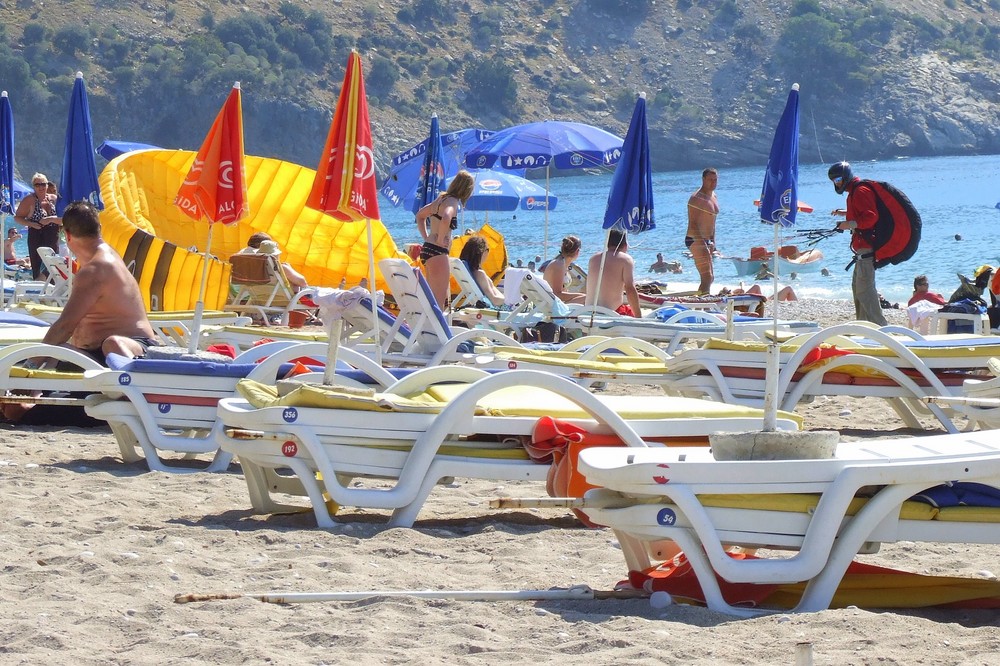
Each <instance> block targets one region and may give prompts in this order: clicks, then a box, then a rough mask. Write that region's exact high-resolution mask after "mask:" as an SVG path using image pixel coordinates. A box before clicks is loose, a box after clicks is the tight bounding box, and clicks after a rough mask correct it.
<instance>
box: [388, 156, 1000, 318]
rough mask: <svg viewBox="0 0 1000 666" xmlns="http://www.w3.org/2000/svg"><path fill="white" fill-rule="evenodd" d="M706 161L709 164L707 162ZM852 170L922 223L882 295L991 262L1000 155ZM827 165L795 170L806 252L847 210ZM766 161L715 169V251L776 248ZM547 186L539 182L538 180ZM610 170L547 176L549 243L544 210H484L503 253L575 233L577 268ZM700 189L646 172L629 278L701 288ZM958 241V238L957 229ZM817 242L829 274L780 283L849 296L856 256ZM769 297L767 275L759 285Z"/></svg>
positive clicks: (399, 231) (405, 224) (407, 230)
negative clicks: (647, 187)
mask: <svg viewBox="0 0 1000 666" xmlns="http://www.w3.org/2000/svg"><path fill="white" fill-rule="evenodd" d="M706 166H711V165H706ZM852 167H853V168H854V173H855V174H856V175H858V176H860V177H862V178H870V179H872V180H883V181H888V182H890V183H892V184H893V185H895V186H896V187H898V188H899V189H901V190H902V191H903V192H905V193H906V195H907V196H908V197H909V198H910V200H911V201H913V204H914V206H916V208H917V210H918V211H919V212H920V216H921V218H922V220H923V235H922V238H921V241H920V247H919V249H918V250H917V253H916V254H915V255H913V257H912V258H911V259H910V260H909V261H906V262H904V263H902V264H899V265H896V266H887V267H885V268H882V269H879V270H878V271H877V272H876V284H877V287H878V290H879V291H880V292H881V293H882V294H883V296H885V298H887V299H888V300H890V301H893V302H899V301H901V302H902V304H903V305H905V304H906V301H907V300H908V299H909V297H910V294H911V293H912V291H913V278H914V276H916V275H918V274H920V273H924V274H926V275H927V276H928V278H929V279H930V284H931V290H932V291H936V292H939V293H941V294H943V295H944V297H945V298H947V297H948V296H950V295H951V293H952V292H953V291H954V290H955V289H956V288H957V287H958V285H959V281H958V277H957V274H958V273H962V274H964V275H967V276H970V277H971V276H972V272H973V271H974V270H975V269H976V267H978V266H980V265H982V264H991V265H993V266H997V265H1000V241H998V231H1000V210H997V209H996V208H995V206H996V204H997V202H998V201H1000V155H988V156H976V157H933V158H912V159H895V160H883V161H878V162H852ZM828 168H829V164H801V165H800V166H799V199H800V200H801V201H804V202H807V203H809V204H810V205H812V206H813V207H814V209H815V212H813V213H808V214H807V213H801V212H800V213H798V214H797V216H796V220H795V226H794V227H791V228H789V229H783V230H782V231H781V232H780V234H779V236H780V238H781V243H782V244H796V245H798V246H799V248H800V249H808V247H809V246H808V245H806V242H805V241H804V240H801V239H797V238H795V237H796V235H797V234H799V233H800V232H799V231H798V230H801V229H832V228H833V227H834V225H835V224H836V222H837V221H838V220H841V219H843V218H842V217H841V218H837V217H833V216H831V215H830V212H831V211H832V210H834V209H835V208H844V207H845V197H844V196H843V195H839V194H837V193H836V192H834V190H833V185H832V184H831V183H830V181H829V179H828V178H827V176H826V172H827V169H828ZM763 179H764V168H763V166H760V167H745V168H734V169H721V170H720V172H719V186H718V189H717V190H716V194H717V195H718V198H719V206H720V207H721V209H722V210H721V212H720V214H719V218H718V223H717V226H716V247H717V248H718V249H719V251H720V252H721V253H722V254H723V255H725V256H727V257H728V256H735V257H743V258H746V257H747V255H748V254H749V252H750V248H751V247H753V246H755V245H763V246H765V247H767V248H769V249H771V248H772V247H773V245H774V227H773V226H772V225H771V224H763V223H761V222H760V219H759V215H758V212H757V209H756V207H755V206H754V205H753V202H754V201H755V200H756V199H759V198H760V190H761V184H762V182H763ZM540 182H541V184H543V185H544V180H542V181H540ZM610 186H611V175H610V174H600V175H593V174H581V175H578V176H571V177H560V178H552V179H550V181H549V189H550V191H551V192H552V193H553V194H555V195H556V196H558V197H559V203H558V205H557V206H556V209H555V210H553V211H550V212H549V214H548V245H547V248H546V247H545V235H546V233H545V213H544V211H524V210H519V211H516V212H515V213H496V212H493V213H490V214H489V223H490V225H491V226H493V227H494V228H495V229H497V230H498V231H499V232H500V233H502V234H503V235H504V239H505V242H506V244H507V252H508V255H509V256H510V260H511V261H512V262H513V261H516V260H517V259H521V260H522V261H523V262H524V264H525V265H527V262H528V261H529V260H533V259H534V258H535V256H536V255H538V256H542V257H545V258H548V257H552V256H553V255H554V254H555V253H556V252H558V250H559V242H560V240H561V239H562V238H563V236H565V235H567V234H574V235H577V236H579V237H580V238H581V239H582V240H583V251H582V253H581V263H583V264H584V267H585V266H586V263H585V262H586V260H587V258H588V257H589V256H590V255H591V254H593V253H594V252H597V251H598V250H599V249H600V248H601V247H602V246H603V244H604V239H605V236H604V234H605V231H604V230H603V229H602V228H601V225H602V222H603V219H604V209H605V206H606V203H607V198H608V190H609V188H610ZM700 186H701V171H700V170H699V171H671V172H661V173H656V174H653V194H654V197H655V198H654V204H655V208H654V210H655V216H656V217H655V219H656V228H655V229H653V230H651V231H648V232H645V233H642V234H636V235H631V236H630V238H629V244H630V246H631V247H630V250H629V253H630V254H631V255H632V256H633V257H634V258H635V265H636V277H637V278H654V277H655V278H656V279H660V280H666V281H667V282H668V287H669V288H671V289H674V288H676V289H678V290H685V289H693V288H695V287H697V284H698V272H697V271H696V270H695V267H694V262H693V261H692V260H691V259H690V258H688V257H686V256H684V251H685V250H686V248H685V247H684V235H685V232H686V231H687V200H688V197H689V196H690V195H691V193H692V192H694V191H695V190H697V189H698V188H699V187H700ZM379 206H380V209H381V214H382V220H383V222H384V223H385V225H386V227H387V228H388V229H389V232H390V233H391V234H392V236H393V238H394V239H395V241H396V244H397V245H399V246H400V247H401V248H402V247H403V246H404V245H405V244H406V243H409V242H419V241H420V240H421V239H420V235H419V233H418V231H417V228H416V225H415V223H414V218H413V213H411V212H409V211H405V210H403V209H401V208H392V207H390V206H389V204H388V203H387V202H386V201H385V200H384V199H381V198H380V199H379ZM484 221H486V215H485V213H482V212H476V213H473V212H471V211H469V212H465V213H463V214H462V218H461V220H460V222H459V226H460V228H461V229H465V228H470V227H471V228H473V229H478V228H479V227H480V225H481V224H482V223H483V222H484ZM956 234H958V235H960V236H961V238H962V240H960V241H956V240H955V235H956ZM815 247H817V248H818V249H819V250H820V251H822V253H823V255H824V259H823V261H822V264H821V265H822V266H824V267H826V268H828V269H829V271H830V276H829V277H824V276H822V275H821V274H820V272H819V271H817V272H815V273H800V274H799V275H798V277H797V278H796V279H795V280H790V279H789V276H788V275H780V276H779V279H780V281H781V284H782V285H784V284H791V285H792V287H793V288H794V290H795V292H796V293H797V294H798V295H799V296H800V297H815V298H845V299H849V298H851V271H845V270H844V267H845V266H847V264H848V263H849V262H850V261H851V257H852V256H853V255H852V254H851V251H850V237H849V236H848V235H847V234H846V233H844V234H835V235H834V236H832V237H830V238H827V239H825V240H823V241H821V242H819V243H818V244H817V245H816V246H815ZM657 252H662V253H663V257H664V259H666V260H668V261H669V260H678V261H680V262H681V267H682V268H683V273H680V274H676V275H675V274H669V273H668V274H660V275H655V276H654V275H653V274H652V273H650V272H649V270H648V269H649V266H650V265H651V264H652V263H653V262H654V261H656V253H657ZM740 280H743V281H744V282H745V283H746V286H749V284H751V283H752V282H753V276H749V277H738V276H737V274H736V269H735V267H734V266H733V263H732V262H731V261H729V260H727V259H721V258H717V259H716V261H715V283H714V284H713V291H718V289H720V288H722V287H730V288H731V287H734V286H737V285H738V284H739V282H740ZM762 288H763V289H764V291H765V293H770V280H768V281H767V282H765V283H762Z"/></svg>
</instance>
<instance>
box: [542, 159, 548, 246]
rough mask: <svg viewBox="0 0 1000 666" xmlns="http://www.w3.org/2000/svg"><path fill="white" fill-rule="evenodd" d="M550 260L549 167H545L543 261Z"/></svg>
mask: <svg viewBox="0 0 1000 666" xmlns="http://www.w3.org/2000/svg"><path fill="white" fill-rule="evenodd" d="M548 258H549V165H548V164H546V165H545V237H544V239H543V240H542V261H546V260H548Z"/></svg>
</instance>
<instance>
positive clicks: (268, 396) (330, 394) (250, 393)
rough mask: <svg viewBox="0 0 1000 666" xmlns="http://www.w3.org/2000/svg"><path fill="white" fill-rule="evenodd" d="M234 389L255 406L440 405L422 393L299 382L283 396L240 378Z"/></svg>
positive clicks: (420, 408)
mask: <svg viewBox="0 0 1000 666" xmlns="http://www.w3.org/2000/svg"><path fill="white" fill-rule="evenodd" d="M236 391H237V392H238V393H239V394H240V395H241V396H243V398H245V399H246V401H247V402H249V403H250V404H251V405H253V406H254V407H256V408H258V409H259V408H263V407H306V408H309V407H315V408H320V409H354V410H359V411H370V412H412V413H420V414H435V413H437V412H440V411H441V410H442V409H443V408H444V405H443V404H442V403H441V402H440V401H438V400H436V399H435V398H433V397H431V396H428V395H426V394H421V395H418V396H413V397H405V398H404V397H402V396H396V395H385V394H379V393H375V392H374V391H372V390H369V389H355V388H352V387H348V386H318V385H315V384H302V385H301V386H298V387H297V388H295V389H293V390H292V391H290V392H288V393H287V394H286V395H283V396H279V395H278V389H277V387H276V386H273V385H270V384H262V383H260V382H255V381H252V380H249V379H242V380H240V381H239V382H238V383H237V384H236Z"/></svg>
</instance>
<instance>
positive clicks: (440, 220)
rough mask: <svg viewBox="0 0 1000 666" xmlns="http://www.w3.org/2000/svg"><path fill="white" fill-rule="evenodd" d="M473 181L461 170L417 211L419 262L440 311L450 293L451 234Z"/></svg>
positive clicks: (470, 176)
mask: <svg viewBox="0 0 1000 666" xmlns="http://www.w3.org/2000/svg"><path fill="white" fill-rule="evenodd" d="M475 183H476V181H475V180H474V179H473V177H472V174H471V173H469V172H468V171H465V170H464V169H463V170H462V171H459V172H458V173H457V174H455V177H454V178H453V179H452V181H451V184H450V185H448V190H447V191H446V192H443V193H442V194H439V195H438V198H437V199H435V200H434V201H432V202H430V203H429V204H427V205H426V206H424V207H423V208H421V209H420V210H418V211H417V229H418V230H419V231H420V235H421V236H423V238H424V244H423V246H422V247H421V248H420V261H421V263H423V265H424V273H425V274H426V276H427V283H428V284H429V285H430V287H431V292H432V293H433V294H434V298H435V300H437V303H438V305H439V306H441V308H442V309H444V307H445V305H446V303H447V302H448V295H449V292H450V291H451V269H450V267H449V266H448V254H449V253H450V252H451V232H452V231H454V230H455V229H458V211H459V208H460V207H461V206H463V205H464V204H465V202H466V201H468V200H469V197H471V196H472V188H473V186H474V185H475Z"/></svg>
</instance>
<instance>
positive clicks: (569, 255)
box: [542, 236, 587, 303]
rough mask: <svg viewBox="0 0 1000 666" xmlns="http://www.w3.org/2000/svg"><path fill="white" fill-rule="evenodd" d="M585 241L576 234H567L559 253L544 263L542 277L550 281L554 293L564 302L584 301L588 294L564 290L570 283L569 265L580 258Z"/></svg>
mask: <svg viewBox="0 0 1000 666" xmlns="http://www.w3.org/2000/svg"><path fill="white" fill-rule="evenodd" d="M581 249H583V242H582V241H581V240H580V239H579V238H577V237H576V236H566V238H563V239H562V245H561V246H560V248H559V254H557V255H556V257H555V259H552V260H551V261H549V262H547V263H546V264H544V268H543V269H542V277H543V278H545V281H546V282H548V283H549V287H551V288H552V293H553V294H555V295H556V296H558V297H559V300H561V301H562V302H563V303H583V302H584V301H585V300H586V298H587V295H586V294H583V293H577V292H572V291H563V289H565V288H566V286H567V285H568V284H569V282H570V280H569V265H570V264H572V263H573V262H574V261H576V260H577V259H579V258H580V250H581Z"/></svg>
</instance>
